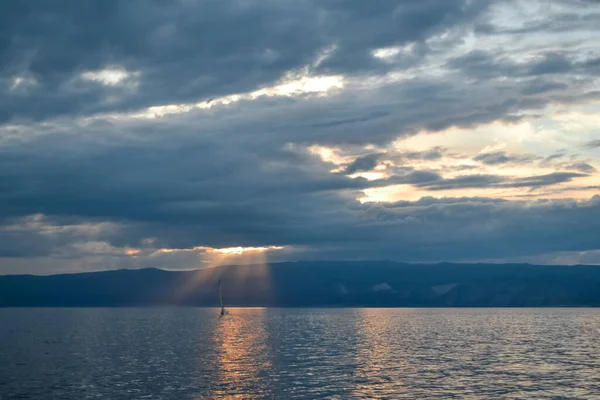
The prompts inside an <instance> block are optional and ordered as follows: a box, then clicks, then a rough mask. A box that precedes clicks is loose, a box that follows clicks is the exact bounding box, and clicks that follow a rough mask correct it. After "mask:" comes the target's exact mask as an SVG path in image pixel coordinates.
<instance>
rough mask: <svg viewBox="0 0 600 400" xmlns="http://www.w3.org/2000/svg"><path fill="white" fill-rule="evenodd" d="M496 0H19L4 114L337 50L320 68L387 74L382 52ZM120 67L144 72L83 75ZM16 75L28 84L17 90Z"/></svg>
mask: <svg viewBox="0 0 600 400" xmlns="http://www.w3.org/2000/svg"><path fill="white" fill-rule="evenodd" d="M488 3H489V2H488V1H477V2H470V1H467V0H443V1H441V0H427V1H413V0H405V1H399V0H391V1H390V0H385V1H384V0H382V1H377V2H368V4H367V3H366V2H363V1H360V0H352V1H344V2H339V1H324V2H312V1H300V2H294V1H272V0H266V1H262V0H261V1H239V0H234V1H227V2H222V1H216V0H209V1H186V2H161V1H141V0H132V1H128V2H120V1H116V0H94V1H88V2H85V3H81V2H60V1H56V0H48V1H45V0H44V1H42V0H27V1H21V2H18V3H16V2H14V3H10V4H7V5H6V7H4V9H3V13H2V16H0V24H1V25H2V26H3V27H4V32H5V33H4V34H3V35H2V38H1V39H2V40H1V41H0V60H1V62H2V65H3V69H2V72H0V108H1V109H2V112H1V113H0V120H5V121H6V120H11V119H15V118H17V119H19V118H25V119H29V118H33V119H44V118H49V117H52V116H56V115H74V114H82V115H85V114H89V113H97V112H107V111H114V110H119V111H123V110H128V109H129V110H131V109H137V108H142V107H147V106H151V105H161V104H172V103H175V104H177V103H182V102H191V101H197V100H200V99H208V98H210V97H212V96H221V95H227V94H232V93H240V92H246V91H251V90H255V89H258V88H261V87H263V86H265V85H270V84H273V83H275V82H277V81H278V80H279V79H281V78H282V77H284V76H285V75H286V74H288V73H294V72H297V71H298V70H299V69H302V68H305V67H310V66H311V65H313V64H314V63H315V62H316V61H317V60H318V59H319V58H320V57H322V55H323V54H324V52H325V51H326V50H328V49H331V48H334V49H335V50H334V51H333V52H330V54H329V56H328V57H327V58H326V59H325V60H324V61H322V62H321V64H320V65H319V66H318V69H317V71H316V72H324V71H330V72H331V71H336V72H340V73H367V74H373V73H376V71H377V70H380V72H384V69H387V67H386V65H385V63H383V62H382V61H381V60H378V59H377V58H375V57H373V56H372V54H371V53H372V51H373V50H375V49H377V48H380V47H386V46H392V45H398V44H404V43H410V42H422V41H424V40H425V39H426V38H427V37H429V36H430V35H434V34H436V33H440V32H444V31H445V30H447V29H449V28H451V27H452V26H454V25H458V24H462V23H466V22H468V21H470V20H472V19H473V18H475V17H476V16H477V15H479V14H480V13H481V12H483V11H484V10H485V8H486V6H487V4H488ZM140 10H143V12H142V11H140ZM415 59H416V60H418V59H421V56H420V55H419V54H415ZM111 66H121V67H123V68H125V69H126V70H127V71H130V72H137V73H139V75H137V76H136V77H135V78H132V79H131V82H130V83H131V84H130V85H129V86H123V85H114V86H103V85H101V84H99V83H98V82H88V81H84V80H81V79H79V78H78V77H79V76H80V75H81V74H82V73H83V72H86V71H95V70H101V69H103V68H107V67H111ZM15 79H21V80H22V82H29V83H28V84H25V83H23V84H21V85H20V86H19V87H18V88H17V87H16V86H18V85H17V84H16V83H17V81H16V80H15ZM17 89H18V90H17Z"/></svg>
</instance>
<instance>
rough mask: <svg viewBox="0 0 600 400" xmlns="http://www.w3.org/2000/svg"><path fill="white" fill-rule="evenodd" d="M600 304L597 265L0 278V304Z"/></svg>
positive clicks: (322, 266) (347, 266)
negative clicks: (220, 285) (221, 301)
mask: <svg viewBox="0 0 600 400" xmlns="http://www.w3.org/2000/svg"><path fill="white" fill-rule="evenodd" d="M219 278H221V280H222V282H223V296H224V298H225V303H226V305H229V306H277V307H327V306H332V307H345V306H348V307H361V306H370V307H540V306H541V307H550V306H595V307H596V306H600V266H582V265H579V266H538V265H529V264H450V263H441V264H430V265H422V264H402V263H394V262H385V261H372V262H368V261H364V262H342V261H340V262H297V263H275V264H268V265H243V266H235V265H234V266H222V267H216V268H209V269H201V270H196V271H165V270H159V269H141V270H118V271H106V272H92V273H81V274H65V275H50V276H33V275H7V276H0V306H2V307H13V306H25V307H39V306H41V307H53V306H65V307H73V306H90V307H100V306H111V307H112V306H158V305H190V306H216V305H217V303H218V295H217V280H218V279H219Z"/></svg>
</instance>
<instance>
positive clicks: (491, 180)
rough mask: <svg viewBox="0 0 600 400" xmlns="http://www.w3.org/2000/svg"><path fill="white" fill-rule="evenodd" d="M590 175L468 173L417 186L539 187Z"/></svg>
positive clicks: (448, 187)
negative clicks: (519, 176) (516, 175)
mask: <svg viewBox="0 0 600 400" xmlns="http://www.w3.org/2000/svg"><path fill="white" fill-rule="evenodd" d="M585 176H588V175H587V174H581V173H575V172H553V173H550V174H545V175H536V176H529V177H524V178H511V177H505V176H499V175H466V176H461V177H458V178H450V179H441V180H437V181H434V182H423V183H419V184H418V185H417V186H419V187H423V188H426V189H428V190H449V189H463V188H464V189H467V188H493V187H498V188H520V187H528V188H532V189H535V188H539V187H544V186H552V185H556V184H559V183H564V182H570V181H572V180H573V179H575V178H581V177H585Z"/></svg>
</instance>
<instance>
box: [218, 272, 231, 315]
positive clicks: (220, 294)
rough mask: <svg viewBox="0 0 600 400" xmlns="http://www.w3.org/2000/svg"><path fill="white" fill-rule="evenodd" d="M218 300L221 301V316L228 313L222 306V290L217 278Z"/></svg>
mask: <svg viewBox="0 0 600 400" xmlns="http://www.w3.org/2000/svg"><path fill="white" fill-rule="evenodd" d="M219 302H220V303H221V317H222V316H224V315H227V314H229V311H227V310H226V309H225V307H224V306H223V291H222V290H221V279H220V278H219Z"/></svg>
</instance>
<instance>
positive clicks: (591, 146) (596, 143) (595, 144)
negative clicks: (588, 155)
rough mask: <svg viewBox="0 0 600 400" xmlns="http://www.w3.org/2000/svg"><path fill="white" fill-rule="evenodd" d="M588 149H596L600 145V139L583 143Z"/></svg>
mask: <svg viewBox="0 0 600 400" xmlns="http://www.w3.org/2000/svg"><path fill="white" fill-rule="evenodd" d="M583 147H585V148H586V149H596V148H598V147H600V139H598V140H592V141H589V142H587V143H586V144H584V145H583Z"/></svg>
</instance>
